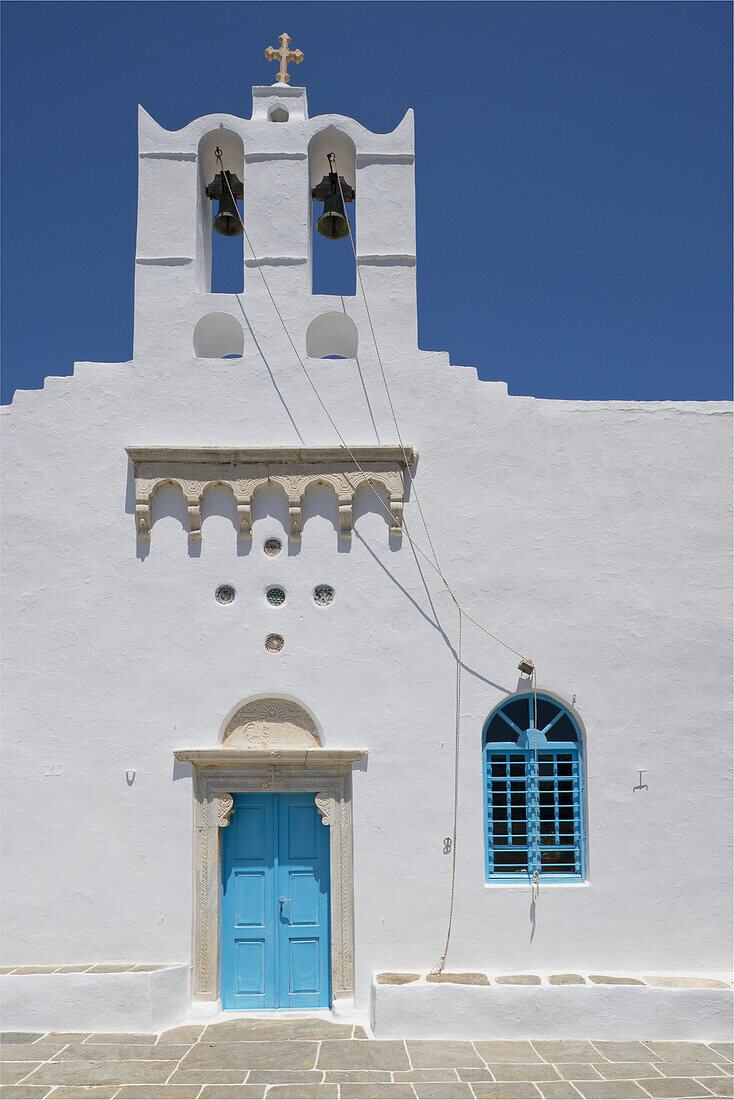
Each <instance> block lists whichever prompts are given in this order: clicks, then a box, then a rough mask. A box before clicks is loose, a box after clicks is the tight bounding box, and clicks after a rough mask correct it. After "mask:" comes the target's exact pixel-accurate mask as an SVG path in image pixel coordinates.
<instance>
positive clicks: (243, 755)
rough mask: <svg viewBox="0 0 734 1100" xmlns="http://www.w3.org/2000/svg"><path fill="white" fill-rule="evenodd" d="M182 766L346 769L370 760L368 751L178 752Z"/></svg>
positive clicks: (181, 750) (176, 753)
mask: <svg viewBox="0 0 734 1100" xmlns="http://www.w3.org/2000/svg"><path fill="white" fill-rule="evenodd" d="M173 755H174V756H175V758H176V760H178V761H179V763H182V764H195V765H196V766H197V767H203V768H205V767H216V768H220V767H222V766H223V765H224V766H227V765H229V764H266V765H278V764H290V765H296V766H299V767H305V766H307V765H308V764H313V765H315V766H317V767H322V768H323V767H326V768H328V767H336V768H339V767H345V766H346V765H348V764H354V763H355V762H356V761H357V760H364V759H366V757H367V749H176V750H175V751H174V753H173Z"/></svg>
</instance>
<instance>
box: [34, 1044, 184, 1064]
mask: <svg viewBox="0 0 734 1100" xmlns="http://www.w3.org/2000/svg"><path fill="white" fill-rule="evenodd" d="M189 1047H190V1044H189V1043H187V1044H185V1045H183V1046H176V1047H174V1046H166V1045H165V1044H164V1045H163V1046H156V1045H153V1044H151V1043H146V1044H144V1045H143V1044H140V1045H138V1043H110V1044H109V1046H108V1045H107V1044H106V1043H70V1044H69V1046H68V1047H64V1049H63V1050H60V1051H59V1053H58V1054H55V1055H54V1061H56V1062H87V1061H91V1062H107V1061H109V1062H126V1061H128V1060H130V1059H132V1060H134V1061H136V1062H141V1061H148V1060H154V1061H157V1060H158V1059H164V1060H165V1059H168V1060H169V1061H176V1062H178V1061H179V1059H181V1058H183V1056H184V1055H185V1054H186V1052H187V1051H188V1050H189ZM31 1049H32V1050H35V1047H32V1048H31Z"/></svg>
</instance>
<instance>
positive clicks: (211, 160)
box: [197, 127, 245, 293]
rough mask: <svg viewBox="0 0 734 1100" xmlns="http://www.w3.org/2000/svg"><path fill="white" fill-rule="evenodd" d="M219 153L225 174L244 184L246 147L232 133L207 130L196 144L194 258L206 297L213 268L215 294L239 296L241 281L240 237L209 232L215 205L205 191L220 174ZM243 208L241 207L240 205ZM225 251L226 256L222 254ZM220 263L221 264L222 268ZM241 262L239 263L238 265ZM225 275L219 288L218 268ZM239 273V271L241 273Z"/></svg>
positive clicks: (242, 268)
mask: <svg viewBox="0 0 734 1100" xmlns="http://www.w3.org/2000/svg"><path fill="white" fill-rule="evenodd" d="M217 147H218V148H220V149H221V150H222V163H223V164H224V168H225V170H226V171H227V172H233V173H234V174H235V175H236V176H237V178H238V179H239V180H240V181H241V182H242V183H244V181H245V147H244V144H243V142H242V138H241V137H240V135H239V134H236V133H235V132H234V131H233V130H226V129H224V127H222V128H221V129H216V130H210V131H209V133H207V134H204V136H203V137H202V139H201V141H200V142H199V149H198V158H197V159H198V166H199V203H198V205H199V233H198V239H199V249H198V254H197V282H198V286H199V290H201V291H204V292H205V293H208V292H210V291H211V290H212V267H214V274H215V280H214V281H215V283H216V285H215V286H214V290H216V291H218V292H222V293H240V292H241V291H242V289H243V280H244V252H243V237H242V235H240V236H239V237H222V236H220V234H218V233H215V232H214V231H213V230H212V219H213V217H214V214H215V213H216V210H214V209H213V207H214V203H212V201H211V199H209V198H208V197H207V194H206V187H207V185H208V184H210V183H211V182H212V180H213V179H214V177H215V176H216V174H217V172H219V171H220V166H219V161H218V160H217V158H216V156H215V155H214V151H215V149H217ZM239 205H240V206H241V205H242V204H241V203H240V204H239ZM224 249H226V252H223V250H224ZM222 259H223V260H224V264H222V262H221V261H222ZM240 261H241V262H240ZM222 267H224V271H225V272H226V275H225V278H226V285H219V283H220V279H219V277H218V276H219V272H220V268H222ZM240 269H241V270H240Z"/></svg>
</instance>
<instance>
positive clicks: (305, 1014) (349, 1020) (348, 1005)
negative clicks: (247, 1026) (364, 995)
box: [181, 1000, 366, 1026]
mask: <svg viewBox="0 0 734 1100" xmlns="http://www.w3.org/2000/svg"><path fill="white" fill-rule="evenodd" d="M365 1018H366V1017H365V1014H364V1013H363V1012H358V1011H357V1010H356V1009H355V1006H354V1002H353V1001H352V1000H340V1001H339V1002H338V1003H337V1004H335V1005H332V1007H331V1008H250V1009H242V1010H241V1009H236V1008H222V1006H221V1002H220V1001H193V1002H192V1004H191V1005H190V1006H189V1011H188V1012H187V1013H186V1018H185V1020H182V1021H181V1022H182V1023H184V1024H199V1023H202V1024H220V1023H225V1022H227V1021H228V1020H328V1021H329V1022H330V1023H334V1024H361V1025H363V1026H364V1024H365Z"/></svg>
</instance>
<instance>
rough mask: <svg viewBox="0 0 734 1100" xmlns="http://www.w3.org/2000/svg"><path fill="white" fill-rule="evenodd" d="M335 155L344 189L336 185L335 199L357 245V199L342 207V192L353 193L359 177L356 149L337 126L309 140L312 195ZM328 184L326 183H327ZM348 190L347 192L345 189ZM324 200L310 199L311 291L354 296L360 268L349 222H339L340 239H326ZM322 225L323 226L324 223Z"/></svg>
mask: <svg viewBox="0 0 734 1100" xmlns="http://www.w3.org/2000/svg"><path fill="white" fill-rule="evenodd" d="M329 153H333V154H334V156H335V157H336V175H338V176H339V178H340V179H341V180H342V181H343V182H342V188H341V191H340V190H339V188H338V187H337V188H336V194H335V196H334V197H335V198H336V199H338V200H339V202H338V211H337V212H338V213H339V212H341V211H343V214H344V215H345V216H346V218H347V219H348V220H349V223H350V224H351V227H352V235H353V237H354V241H355V246H356V240H357V235H356V205H357V204H356V201H354V202H350V201H346V202H345V203H344V205H343V207H342V204H341V202H340V199H341V194H342V193H343V194H344V195H345V198H347V196H348V195H349V194H352V193H354V189H355V186H356V176H357V152H356V149H355V145H354V142H353V141H352V139H351V138H350V137H349V136H348V135H347V134H345V133H343V132H342V131H341V130H337V128H336V127H335V126H327V127H326V128H325V129H323V130H319V132H318V133H317V134H314V136H313V137H312V138H311V140H310V142H309V143H308V173H309V188H310V190H309V194H312V192H313V189H314V188H318V187H319V185H320V184H322V183H323V182H324V181H325V180H326V181H327V182H328V180H329V173H330V171H331V166H330V163H329V158H328V154H329ZM325 186H326V185H325ZM345 188H346V189H347V190H346V191H345V190H344V189H345ZM327 206H328V204H327V203H326V202H325V201H324V200H323V199H318V198H313V196H312V199H311V234H310V239H311V293H312V294H337V295H348V296H351V295H353V294H355V293H356V289H357V271H356V265H355V260H354V252H353V250H352V242H351V240H350V239H349V235H348V233H347V232H346V221H344V222H342V221H341V218H339V221H340V223H341V225H342V229H341V232H344V233H345V235H344V236H342V237H338V238H334V237H331V238H327V237H325V236H323V235H322V233H320V232H319V230H318V224H319V218H321V216H322V214H323V213H324V212H325V210H326V209H327ZM322 228H323V226H322Z"/></svg>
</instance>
